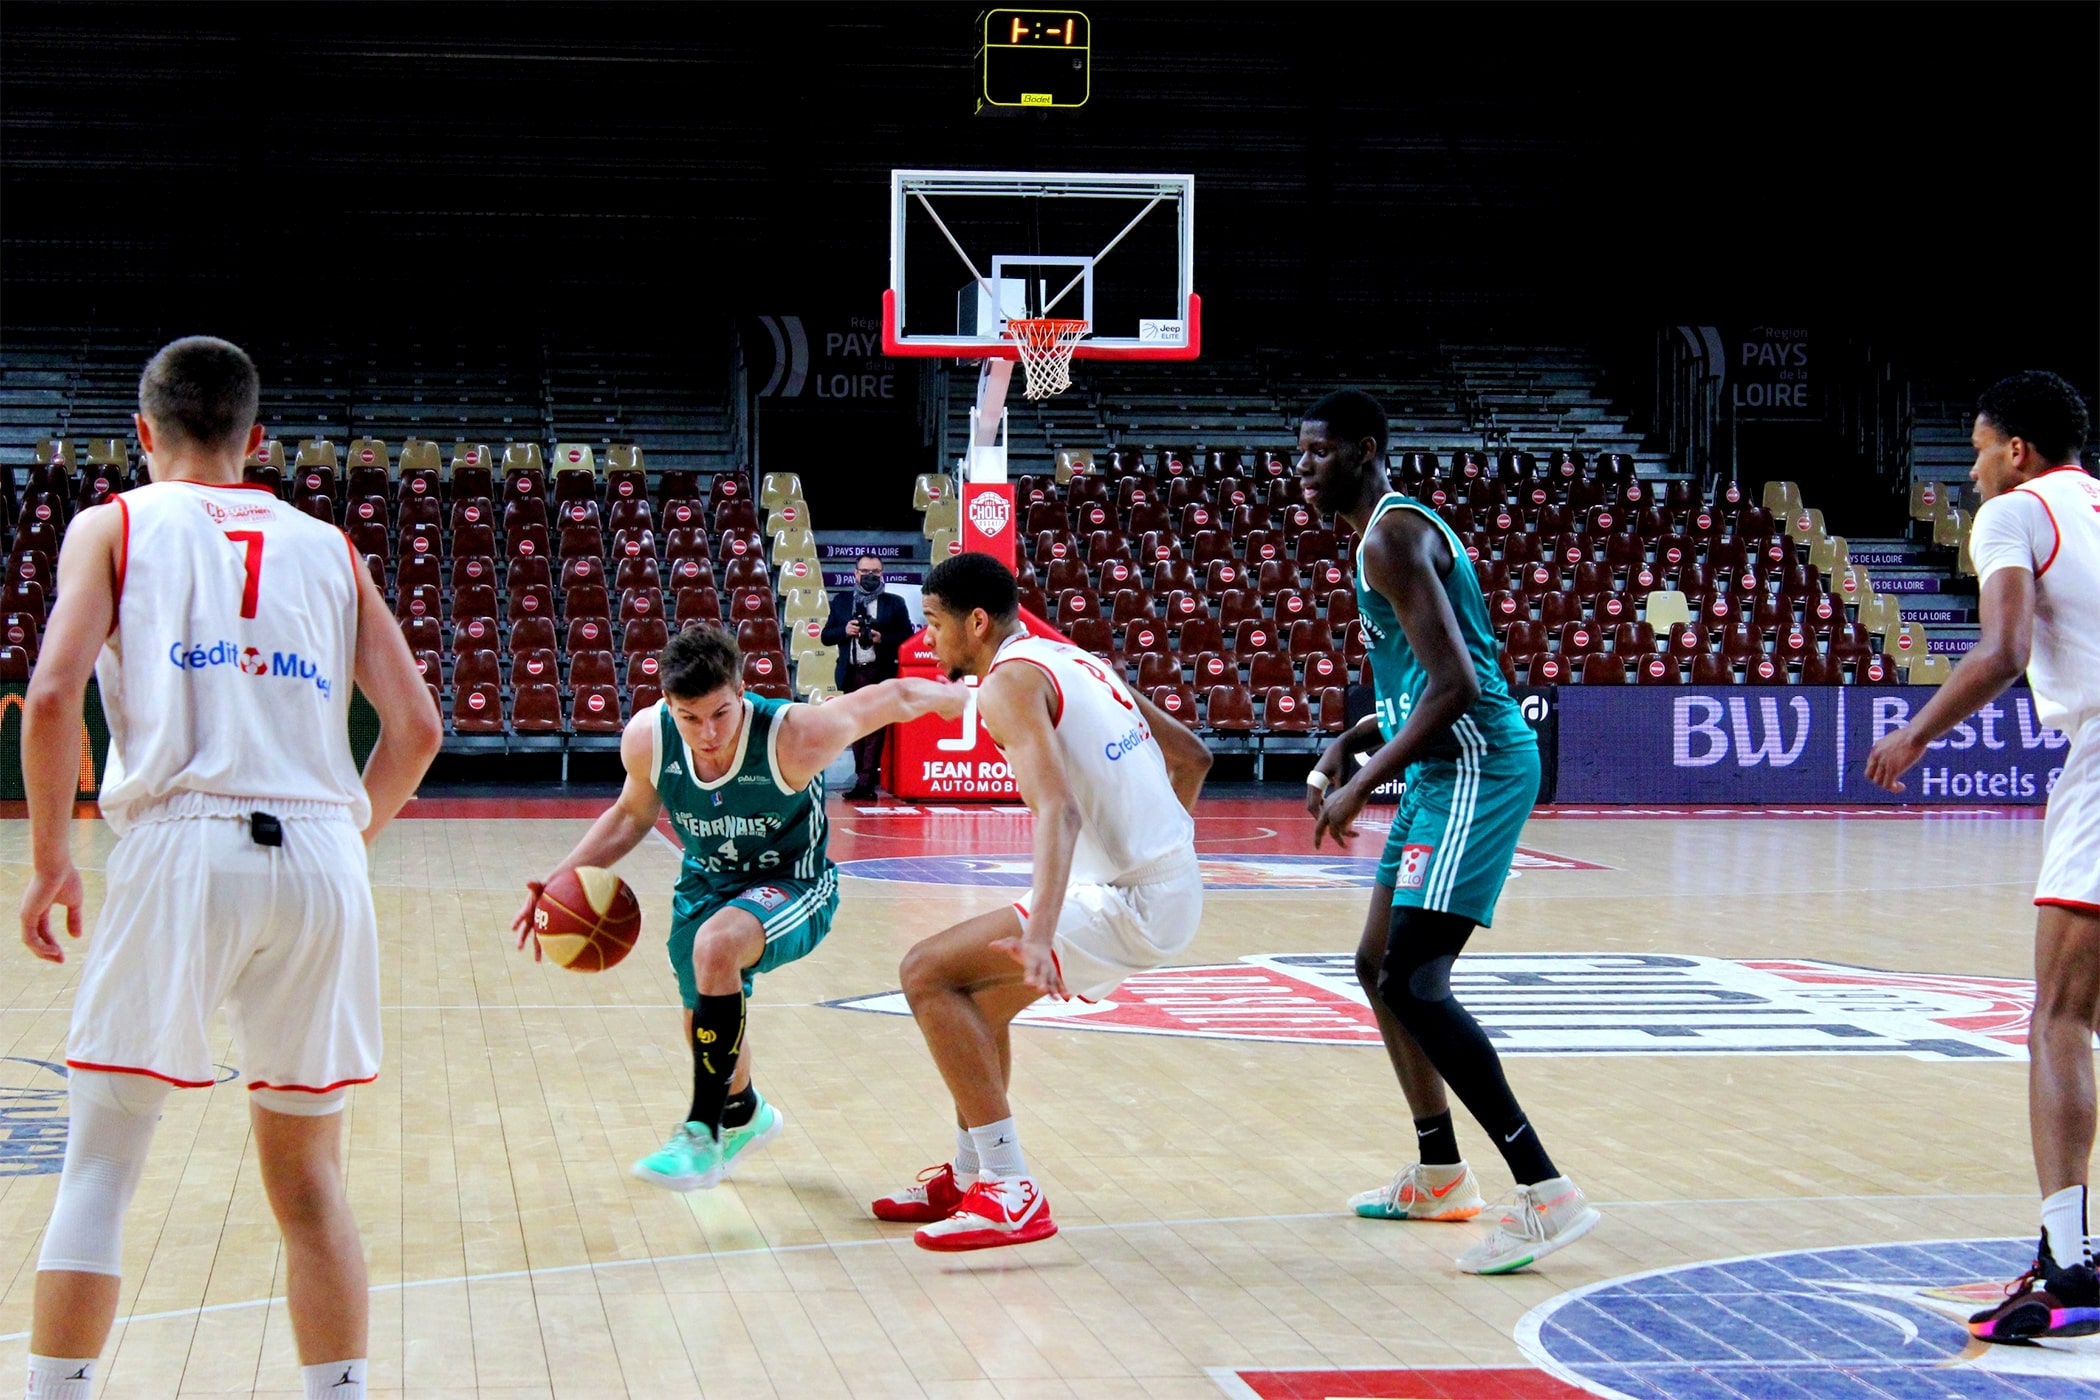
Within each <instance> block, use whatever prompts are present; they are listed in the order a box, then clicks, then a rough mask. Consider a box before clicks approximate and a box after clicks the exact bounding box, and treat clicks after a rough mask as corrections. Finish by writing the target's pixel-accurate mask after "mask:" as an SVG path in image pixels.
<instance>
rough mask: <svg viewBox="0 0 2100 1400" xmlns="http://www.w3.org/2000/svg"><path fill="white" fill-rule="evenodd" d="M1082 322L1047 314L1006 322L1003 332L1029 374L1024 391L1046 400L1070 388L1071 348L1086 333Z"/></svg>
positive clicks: (1085, 324)
mask: <svg viewBox="0 0 2100 1400" xmlns="http://www.w3.org/2000/svg"><path fill="white" fill-rule="evenodd" d="M1086 331H1087V323H1086V322H1084V321H1067V320H1060V319H1058V318H1056V317H1050V316H1027V317H1020V318H1017V319H1015V320H1011V321H1008V322H1007V323H1006V334H1007V335H1008V336H1009V337H1011V338H1012V340H1013V343H1014V349H1015V350H1016V351H1017V352H1019V354H1020V357H1021V368H1022V369H1024V370H1026V371H1027V373H1028V388H1027V391H1026V392H1027V394H1028V397H1029V398H1031V399H1047V398H1049V397H1051V396H1052V395H1053V394H1062V393H1063V392H1064V391H1065V390H1067V389H1069V388H1071V387H1072V350H1073V347H1075V346H1076V345H1078V344H1079V338H1080V337H1081V336H1083V335H1085V334H1086Z"/></svg>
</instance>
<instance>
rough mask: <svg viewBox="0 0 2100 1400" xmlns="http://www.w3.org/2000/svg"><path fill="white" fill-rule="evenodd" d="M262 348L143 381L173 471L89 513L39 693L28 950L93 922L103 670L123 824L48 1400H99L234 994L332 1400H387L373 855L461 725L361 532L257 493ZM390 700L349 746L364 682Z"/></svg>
mask: <svg viewBox="0 0 2100 1400" xmlns="http://www.w3.org/2000/svg"><path fill="white" fill-rule="evenodd" d="M256 393H257V383H256V376H255V366H254V365H253V364H252V363H250V362H249V359H248V357H247V356H246V355H245V354H243V353H242V352H241V351H240V350H239V349H238V348H237V347H235V346H232V345H229V344H227V343H226V342H225V341H223V340H213V339H210V338H207V337H202V336H196V337H191V338H189V339H185V340H178V341H176V342H174V343H173V344H171V345H169V346H167V347H166V348H165V349H163V350H162V351H161V352H160V353H159V354H157V355H155V356H154V357H153V359H152V361H151V363H149V364H148V365H147V366H146V371H145V374H144V376H143V377H142V378H141V379H140V381H139V414H138V418H137V425H138V435H139V443H140V445H141V447H143V448H144V450H145V453H146V458H147V462H148V464H149V466H150V469H151V471H152V475H153V483H152V484H151V485H150V486H143V487H140V488H138V489H137V490H135V491H130V492H127V493H125V494H124V495H121V496H119V497H117V498H116V500H115V501H113V502H111V503H110V504H108V505H104V506H99V507H97V508H96V509H94V510H90V511H85V512H83V513H82V514H81V515H80V517H79V518H78V519H76V520H75V521H74V522H73V525H72V528H71V529H70V530H68V531H67V533H66V538H65V544H64V547H63V548H62V549H61V551H60V553H59V560H58V602H57V606H56V607H55V608H54V609H53V610H52V614H51V622H50V630H49V632H48V633H47V634H46V636H45V639H44V647H43V653H42V655H41V656H40V657H39V659H38V661H37V667H36V673H35V676H34V678H33V679H32V680H31V681H30V684H29V695H28V699H27V702H26V703H25V705H24V708H23V726H22V767H23V775H24V780H25V783H26V785H27V788H28V797H29V822H30V839H31V843H32V846H33V848H34V874H33V875H32V877H31V879H30V881H29V887H28V888H27V889H26V890H25V891H24V892H23V895H22V941H23V942H24V943H25V944H27V945H28V947H29V950H30V951H31V952H32V953H34V954H35V955H36V956H38V957H40V958H43V959H45V960H46V961H49V962H63V961H65V956H66V953H65V948H64V945H63V944H62V943H61V942H60V940H59V939H58V938H57V937H56V936H55V934H54V932H53V930H52V927H51V912H52V909H53V907H54V906H56V905H64V906H65V908H66V932H67V933H68V934H69V935H70V936H72V937H74V938H78V937H79V936H80V932H81V912H82V911H81V906H82V902H83V901H82V890H81V880H80V873H79V871H77V870H76V869H74V866H73V859H72V855H71V852H70V850H69V842H70V839H71V834H72V828H73V796H74V785H75V781H76V778H77V776H78V769H77V764H78V755H79V752H80V739H79V735H80V724H81V704H82V699H83V695H84V692H85V690H86V687H87V679H88V674H89V672H90V671H93V672H94V674H95V677H96V679H97V680H98V682H99V683H100V686H101V694H102V707H103V710H104V712H105V714H106V715H107V716H108V720H109V735H110V743H109V759H108V763H107V766H106V768H105V770H104V773H103V782H102V791H101V804H102V815H103V817H104V818H105V819H106V820H107V821H108V822H109V824H110V827H111V829H112V830H113V831H115V832H116V834H117V843H116V847H115V849H114V850H113V851H112V852H111V853H110V856H109V863H108V867H107V879H106V888H105V892H104V895H103V901H102V910H101V914H100V915H99V917H98V918H97V920H96V925H95V933H94V937H93V939H92V940H91V941H90V942H89V944H88V948H87V953H86V959H85V965H84V967H83V969H82V971H81V978H80V987H79V990H78V992H77V993H76V994H75V997H74V1002H73V1022H72V1029H71V1031H70V1033H69V1035H68V1038H67V1046H66V1064H67V1067H68V1071H69V1077H68V1088H69V1095H70V1106H71V1116H70V1119H69V1121H68V1124H67V1137H66V1161H65V1170H64V1175H63V1176H61V1177H60V1179H59V1185H58V1196H57V1200H56V1201H55V1202H54V1203H53V1206H52V1211H51V1223H50V1225H49V1227H48V1228H47V1229H46V1230H45V1232H44V1242H43V1251H42V1253H41V1255H40V1256H39V1259H38V1262H37V1276H36V1311H35V1321H34V1330H33V1331H32V1333H31V1341H30V1353H31V1354H30V1358H29V1388H28V1395H29V1397H30V1400H87V1395H88V1390H89V1387H90V1385H91V1384H92V1376H93V1368H94V1364H95V1360H96V1358H97V1357H98V1356H99V1355H100V1353H101V1351H102V1346H103V1343H104V1342H105V1341H107V1340H108V1337H109V1331H110V1326H111V1322H112V1320H113V1319H114V1317H115V1315H116V1308H117V1289H118V1282H119V1277H118V1276H119V1273H120V1269H121V1265H122V1260H123V1240H122V1227H123V1220H124V1209H125V1207H126V1205H127V1204H129V1202H130V1200H131V1196H132V1193H133V1191H135V1190H136V1189H137V1187H138V1182H139V1177H140V1174H141V1172H142V1170H143V1169H144V1166H145V1160H146V1153H147V1149H148V1148H149V1146H150V1145H151V1143H152V1139H153V1128H154V1124H155V1123H156V1122H157V1121H158V1120H159V1117H160V1109H161V1104H162V1101H163V1100H164V1099H165V1098H166V1096H167V1094H168V1092H169V1090H170V1089H171V1088H199V1089H202V1088H209V1087H211V1085H212V1083H213V1081H214V1080H215V1079H216V1078H217V1076H216V1075H215V1074H214V1073H213V1069H212V1055H211V1044H210V1040H209V1037H208V1028H207V1022H208V1020H209V1018H210V1017H211V1015H212V1013H213V1012H214V1011H216V1010H218V1009H219V1007H221V1006H222V1005H223V1006H224V1007H225V1008H226V1012H227V1019H228V1020H229V1021H230V1022H231V1024H232V1027H233V1034H234V1046H235V1059H236V1061H237V1063H238V1064H239V1065H240V1068H241V1070H242V1072H243V1073H244V1074H245V1075H246V1077H247V1081H248V1085H247V1087H248V1102H249V1109H250V1122H251V1125H252V1129H253V1132H254V1135H255V1144H256V1154H257V1157H258V1159H259V1161H260V1164H261V1172H262V1183H263V1189H264V1191H265V1192H266V1193H267V1194H268V1196H269V1200H270V1206H271V1208H272V1210H273V1211H275V1213H276V1215H277V1221H278V1225H279V1227H280V1228H281V1229H282V1230H283V1232H284V1245H285V1283H284V1288H285V1294H286V1299H287V1302H288V1304H289V1310H290V1312H291V1318H292V1333H293V1338H294V1340H295V1341H296V1343H297V1345H298V1350H299V1359H300V1361H301V1362H302V1364H303V1365H304V1369H305V1391H306V1395H307V1397H308V1400H315V1397H320V1396H327V1397H331V1400H361V1397H362V1396H363V1395H364V1393H365V1384H364V1373H365V1354H366V1336H365V1334H366V1312H367V1301H366V1294H365V1264H364V1252H363V1247H362V1245H361V1243H360V1241H359V1239H358V1233H357V1224H356V1222H355V1221H354V1220H353V1219H352V1218H351V1215H350V1209H349V1204H348V1201H347V1199H346V1197H345V1194H344V1189H343V1172H342V1164H341V1155H342V1154H341V1146H342V1143H341V1136H342V1134H341V1123H342V1116H341V1109H342V1107H343V1099H344V1091H345V1089H346V1088H347V1087H348V1086H349V1085H352V1084H362V1083H365V1082H367V1081H369V1080H371V1079H372V1078H373V1077H374V1076H376V1075H377V1074H378V1073H379V948H378V930H377V928H376V927H375V925H374V922H373V914H372V895H371V889H370V886H369V884H368V881H367V876H366V868H365V848H366V846H367V845H369V844H370V842H371V840H372V839H373V837H375V836H376V835H377V834H378V833H379V831H380V830H381V829H382V828H384V827H385V825H386V824H387V822H388V821H389V820H391V819H392V817H393V816H394V814H395V812H397V811H398V810H399V809H400V807H401V804H402V803H404V802H406V801H407V800H408V798H409V797H410V796H411V795H412V794H413V793H414V791H415V788H416V784H417V783H418V782H419V781H420V780H421V779H422V776H423V771H424V770H425V769H426V768H427V767H429V765H430V760H431V758H432V757H433V756H434V755H435V754H436V752H437V748H438V744H439V742H440V739H441V737H442V731H441V729H440V727H439V722H438V716H437V710H436V707H435V706H433V705H432V704H431V703H430V696H429V692H428V691H426V690H425V689H424V687H423V678H422V676H421V675H420V674H418V672H417V670H416V664H415V660H414V658H413V657H412V656H411V655H410V654H409V650H408V644H407V642H406V641H405V640H404V639H403V638H402V635H401V629H400V628H399V627H397V626H396V625H395V624H394V620H393V618H392V616H391V614H390V613H389V612H388V610H387V606H386V600H385V599H384V598H383V597H382V596H381V595H380V593H379V590H378V589H377V588H376V587H374V585H373V583H372V580H371V577H370V576H369V575H368V574H367V573H366V572H365V569H364V567H363V566H362V565H361V564H360V563H359V562H358V560H357V558H356V556H355V555H354V554H353V553H352V552H351V550H350V547H349V542H348V541H347V540H346V539H345V538H344V537H343V533H342V532H341V531H340V530H338V529H336V528H335V527H334V526H332V525H329V524H327V523H326V522H323V521H320V520H315V519H313V518H312V517H310V516H308V515H305V514H303V513H302V512H300V511H298V510H295V509H293V508H292V507H291V506H289V505H287V504H285V503H284V502H283V501H281V500H279V499H278V498H277V497H276V495H275V494H274V493H273V492H271V491H270V490H269V489H268V488H267V487H254V486H244V485H243V484H242V481H241V466H242V463H243V461H244V460H245V459H246V458H247V456H248V455H249V454H250V453H251V452H253V451H254V450H255V449H256V447H257V446H258V445H259V444H260V443H261V441H262V431H263V430H262V428H261V427H260V426H258V425H257V424H256V422H255V413H256ZM353 680H354V681H355V682H356V684H357V686H358V687H359V688H360V689H362V690H363V691H364V693H365V695H366V697H367V698H368V699H369V700H370V701H371V702H372V705H373V708H374V709H376V710H377V711H378V712H379V720H380V725H381V730H380V737H379V745H378V747H377V748H375V749H374V750H373V751H372V757H371V760H370V762H369V763H368V764H367V765H366V767H365V771H364V774H363V777H362V778H360V777H359V774H358V771H357V767H356V765H355V764H354V763H353V762H352V761H351V756H350V739H349V718H350V687H351V682H352V681H353Z"/></svg>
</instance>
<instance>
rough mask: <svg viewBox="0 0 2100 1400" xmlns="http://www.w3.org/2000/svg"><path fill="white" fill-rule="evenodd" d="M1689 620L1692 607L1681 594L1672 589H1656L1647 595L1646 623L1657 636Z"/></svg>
mask: <svg viewBox="0 0 2100 1400" xmlns="http://www.w3.org/2000/svg"><path fill="white" fill-rule="evenodd" d="M1691 620H1692V605H1691V603H1690V601H1689V600H1688V599H1686V597H1685V596H1684V595H1683V594H1682V593H1679V592H1677V591H1676V590H1675V589H1672V588H1658V589H1657V590H1655V592H1653V593H1650V594H1649V595H1648V617H1647V622H1648V625H1649V626H1650V627H1653V628H1654V629H1655V631H1656V634H1657V635H1658V636H1660V635H1662V634H1663V633H1666V632H1668V631H1669V630H1670V629H1671V628H1672V627H1674V626H1676V625H1677V624H1678V623H1680V622H1690V621H1691Z"/></svg>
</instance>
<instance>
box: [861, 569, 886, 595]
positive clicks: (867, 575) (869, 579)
mask: <svg viewBox="0 0 2100 1400" xmlns="http://www.w3.org/2000/svg"><path fill="white" fill-rule="evenodd" d="M859 573H860V591H861V592H863V593H880V592H881V591H882V570H880V569H862V570H860V571H859Z"/></svg>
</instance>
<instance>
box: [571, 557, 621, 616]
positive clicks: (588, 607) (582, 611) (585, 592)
mask: <svg viewBox="0 0 2100 1400" xmlns="http://www.w3.org/2000/svg"><path fill="white" fill-rule="evenodd" d="M599 578H600V579H601V580H602V579H603V578H604V572H603V571H602V570H601V571H600V572H599ZM611 616H612V605H611V600H610V599H608V598H607V597H606V593H605V584H604V583H603V582H599V583H579V584H576V585H574V586H573V587H571V588H569V589H568V590H567V591H566V592H564V593H563V594H562V595H561V619H562V621H564V622H574V621H575V620H576V619H577V618H579V617H611Z"/></svg>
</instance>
